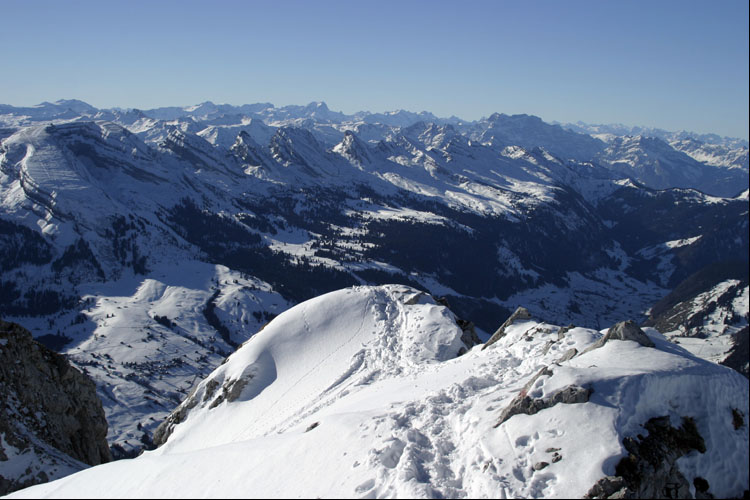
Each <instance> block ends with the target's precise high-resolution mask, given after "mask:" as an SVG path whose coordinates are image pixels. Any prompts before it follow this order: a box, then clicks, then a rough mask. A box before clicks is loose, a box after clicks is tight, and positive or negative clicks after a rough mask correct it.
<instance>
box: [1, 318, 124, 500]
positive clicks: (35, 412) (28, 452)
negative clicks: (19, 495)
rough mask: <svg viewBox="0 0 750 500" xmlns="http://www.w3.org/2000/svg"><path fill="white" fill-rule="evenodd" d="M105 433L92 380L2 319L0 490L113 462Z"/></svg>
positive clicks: (104, 421)
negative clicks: (87, 466)
mask: <svg viewBox="0 0 750 500" xmlns="http://www.w3.org/2000/svg"><path fill="white" fill-rule="evenodd" d="M106 435H107V421H106V419H105V417H104V410H103V409H102V403H101V400H100V399H99V397H98V396H97V394H96V386H95V385H94V383H93V382H92V381H91V379H89V378H88V377H87V376H86V375H84V374H82V373H81V372H79V371H78V370H76V369H75V368H73V367H72V366H71V365H70V364H69V363H68V361H67V360H66V359H65V358H64V357H63V356H62V355H60V354H58V353H56V352H54V351H51V350H49V349H47V348H46V347H44V346H43V345H41V344H39V343H38V342H36V341H34V340H33V338H32V336H31V333H29V331H28V330H26V329H24V328H23V327H21V326H19V325H17V324H15V323H7V322H5V321H2V320H0V438H2V439H0V494H5V493H8V492H10V491H14V490H16V489H19V488H23V487H26V486H30V485H32V484H38V483H42V482H46V481H48V480H51V479H56V478H57V477H61V476H62V475H66V474H69V473H71V472H74V471H75V470H80V469H82V468H85V466H86V465H85V464H88V465H97V464H100V463H103V462H108V461H109V460H110V455H109V447H108V446H107V441H106ZM20 465H22V467H20Z"/></svg>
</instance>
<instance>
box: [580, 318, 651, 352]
mask: <svg viewBox="0 0 750 500" xmlns="http://www.w3.org/2000/svg"><path fill="white" fill-rule="evenodd" d="M610 340H632V341H634V342H638V343H639V344H641V345H642V346H644V347H654V345H655V344H654V343H653V341H652V340H651V339H650V338H648V335H646V334H645V333H644V332H643V330H641V329H640V327H639V326H638V325H637V324H636V323H635V322H634V321H632V320H628V321H621V322H619V323H617V324H616V325H615V326H613V327H612V328H610V329H609V330H607V333H606V334H605V335H604V337H602V338H600V339H599V340H598V341H596V343H595V344H593V345H592V346H591V347H589V348H588V349H586V350H585V351H584V352H589V351H593V350H594V349H598V348H600V347H602V346H603V345H604V344H606V343H607V342H609V341H610Z"/></svg>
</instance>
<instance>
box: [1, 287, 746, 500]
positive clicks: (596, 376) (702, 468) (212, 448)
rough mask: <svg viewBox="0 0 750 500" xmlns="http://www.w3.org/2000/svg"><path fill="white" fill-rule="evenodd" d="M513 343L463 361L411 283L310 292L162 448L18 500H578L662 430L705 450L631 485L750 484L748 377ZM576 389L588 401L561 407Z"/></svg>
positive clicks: (645, 351)
mask: <svg viewBox="0 0 750 500" xmlns="http://www.w3.org/2000/svg"><path fill="white" fill-rule="evenodd" d="M636 328H637V327H636ZM503 333H504V335H499V337H500V338H499V340H497V341H496V342H494V343H492V344H491V345H490V344H488V345H487V346H485V345H484V344H479V345H476V346H474V347H473V348H472V349H471V350H469V351H468V352H466V353H463V354H462V355H459V354H461V353H462V351H465V348H464V344H463V342H462V341H461V336H462V330H461V328H459V326H458V325H457V324H456V321H455V317H454V315H453V314H452V313H451V312H450V311H449V310H448V309H447V308H445V307H444V306H442V305H440V304H437V303H436V302H435V301H434V300H432V298H431V297H430V296H428V295H426V294H425V293H423V292H420V291H418V290H416V289H413V288H409V287H405V286H381V287H354V288H347V289H344V290H340V291H336V292H332V293H329V294H326V295H323V296H321V297H317V298H315V299H311V300H309V301H306V302H303V303H301V304H299V305H297V306H295V307H293V308H291V309H289V310H287V311H286V312H284V313H282V314H280V315H279V316H278V317H277V318H276V319H274V320H273V321H272V322H271V323H270V324H268V325H267V326H266V327H265V328H264V329H263V330H262V331H260V332H259V333H257V334H256V335H254V336H253V337H252V338H251V339H250V340H249V341H247V342H246V343H245V344H243V345H242V347H240V348H239V349H238V350H237V352H235V353H234V354H232V355H231V356H230V357H229V358H228V359H227V360H226V362H225V363H224V364H222V365H221V366H220V367H219V368H217V369H216V370H215V371H214V372H213V373H212V374H211V375H209V376H208V377H207V378H205V379H204V380H203V381H202V382H201V383H200V384H198V385H197V386H196V387H195V388H194V390H193V391H192V393H191V395H190V396H189V397H188V398H187V399H186V400H185V401H184V402H183V403H182V405H181V406H180V407H178V408H177V410H176V411H175V412H173V413H172V415H171V416H170V418H169V419H168V420H167V421H166V422H165V424H163V427H162V429H161V430H160V432H161V434H162V435H163V436H164V437H163V439H165V440H166V442H165V443H164V444H163V445H162V446H161V447H160V448H158V449H156V450H154V451H150V452H146V453H144V454H143V455H141V456H140V457H138V458H135V459H126V460H120V461H117V462H113V463H110V464H104V465H100V466H96V467H93V468H91V469H88V470H85V471H82V472H79V473H77V474H74V475H72V476H68V477H66V478H63V479H60V480H58V481H54V482H51V483H47V484H44V485H39V486H34V487H31V488H29V489H26V490H22V491H19V492H16V493H15V494H11V495H10V498H40V497H50V498H53V497H60V498H64V497H77V498H103V497H123V498H128V497H129V498H134V497H146V496H147V497H182V496H191V497H220V498H226V497H252V498H298V497H304V498H315V497H337V498H338V497H347V498H353V497H364V498H480V497H481V498H528V497H535V498H538V497H550V498H579V497H582V496H584V495H586V494H587V493H589V491H590V490H591V489H592V487H594V485H595V484H597V483H598V482H600V480H602V479H603V478H604V477H605V476H615V475H616V471H618V472H620V474H622V472H621V469H622V470H624V467H622V466H621V465H619V464H621V461H623V460H625V461H627V458H628V457H629V456H633V452H629V451H628V450H626V448H625V446H626V445H624V441H627V438H631V441H632V440H635V441H640V442H646V440H648V438H649V437H656V433H655V432H654V431H652V433H651V434H649V432H648V431H646V430H645V429H644V426H645V425H647V423H648V422H650V421H651V422H655V421H658V422H662V423H664V422H667V423H668V425H666V427H665V428H668V429H669V428H671V429H672V431H673V432H675V433H676V432H677V431H676V430H677V429H681V430H683V431H685V432H688V431H690V432H691V433H692V434H691V439H693V440H694V442H695V449H682V448H680V447H679V446H678V445H676V444H675V440H674V438H673V439H672V441H668V442H667V443H666V444H664V443H662V444H661V446H662V447H663V448H664V449H665V450H666V451H665V456H664V457H660V458H663V459H664V460H667V459H668V458H669V457H671V460H672V461H673V463H672V464H671V465H672V466H673V470H669V466H667V470H668V472H665V471H663V470H658V469H659V466H657V467H656V468H657V471H655V472H654V477H645V476H644V477H641V479H642V480H643V481H644V482H645V481H654V482H655V483H654V484H652V485H650V487H651V488H652V489H651V490H647V489H642V490H638V489H637V488H638V487H637V486H633V485H629V486H630V487H631V488H635V490H634V492H635V493H638V492H639V491H640V492H643V491H657V492H661V491H662V489H664V488H674V489H675V490H674V491H675V492H678V493H679V494H680V495H681V496H680V498H684V496H682V495H685V494H687V493H688V492H690V493H691V494H695V491H696V490H695V489H696V486H695V484H698V485H699V486H701V485H703V484H704V482H705V483H706V484H708V491H709V492H710V493H711V494H713V495H714V496H715V497H718V498H726V497H739V496H741V495H742V492H743V490H745V489H746V488H747V484H748V421H747V418H748V415H747V408H748V383H747V379H745V378H744V377H742V376H741V375H739V374H738V373H736V372H734V371H733V370H730V369H728V368H724V367H721V366H718V365H715V364H713V363H710V362H708V361H704V360H702V359H700V358H697V357H695V356H693V355H691V354H690V353H689V352H688V351H685V350H684V349H682V348H680V347H679V346H676V345H674V344H672V343H670V342H668V341H666V340H665V339H664V337H663V336H662V335H661V334H659V333H658V332H656V331H655V330H647V331H646V335H647V337H646V338H647V341H648V340H650V341H651V343H653V344H654V345H653V346H648V345H642V344H640V343H638V342H636V341H635V340H615V339H614V338H611V339H609V340H608V341H607V342H605V343H603V344H602V343H601V339H602V337H603V332H598V331H595V330H591V329H587V328H577V327H573V328H563V329H561V328H560V327H558V326H555V325H551V324H547V323H544V322H540V321H538V320H535V319H533V318H529V317H528V316H521V317H519V318H517V319H516V320H515V321H513V322H512V323H510V324H509V325H506V327H505V329H504V332H503ZM647 341H646V342H644V343H647ZM462 348H464V349H462ZM571 389H578V390H580V391H581V392H582V393H583V395H582V396H580V397H579V398H578V399H577V400H575V401H566V400H565V399H561V400H560V401H559V402H558V401H557V399H556V397H555V396H556V395H560V394H562V393H565V392H566V391H568V392H571ZM524 396H526V397H527V398H528V400H530V401H533V402H537V403H539V404H538V405H537V406H538V408H536V407H535V406H534V405H533V404H532V405H528V406H527V407H524V406H522V405H520V406H519V405H517V402H518V400H519V397H520V398H523V397H524ZM542 402H544V403H542ZM514 404H516V406H517V407H518V408H520V409H519V410H518V411H517V412H513V411H510V412H509V411H507V410H508V408H510V407H513V405H514ZM524 408H533V409H531V410H529V409H526V410H524ZM534 410H536V411H534ZM738 415H741V416H740V417H739V421H738ZM662 417H663V418H662ZM659 419H662V420H659ZM665 419H666V420H665ZM631 446H632V444H631ZM652 469H653V467H652ZM628 480H630V478H628ZM659 481H661V483H659ZM643 488H645V487H643Z"/></svg>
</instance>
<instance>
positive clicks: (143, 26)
mask: <svg viewBox="0 0 750 500" xmlns="http://www.w3.org/2000/svg"><path fill="white" fill-rule="evenodd" d="M0 48H1V49H2V50H1V51H0V54H1V57H2V59H1V60H0V103H6V104H13V105H31V104H37V103H39V102H41V101H45V100H47V101H54V100H57V99H61V98H65V99H70V98H77V99H82V100H84V101H87V102H89V103H91V104H93V105H95V106H98V107H113V106H119V107H126V108H127V107H137V108H150V107H157V106H167V105H179V106H184V105H190V104H196V103H199V102H202V101H206V100H211V101H213V102H216V103H230V104H244V103H253V102H265V101H268V102H272V103H273V104H275V105H277V106H280V105H286V104H307V103H308V102H310V101H317V100H323V101H326V102H327V103H328V106H329V107H330V108H331V109H333V110H336V111H344V112H347V113H351V112H354V111H357V110H370V111H386V110H394V109H408V110H412V111H422V110H428V111H432V112H433V113H435V114H437V115H439V116H450V115H456V116H459V117H461V118H465V119H477V118H480V117H481V116H488V115H489V114H491V113H493V112H495V111H498V112H503V113H508V114H513V113H528V114H535V115H538V116H540V117H542V118H543V119H544V120H546V121H554V120H557V121H564V122H567V121H577V120H582V121H586V122H589V123H615V122H620V123H624V124H627V125H645V126H656V127H661V128H665V129H669V130H678V129H687V130H693V131H696V132H715V133H719V134H722V135H729V136H734V137H741V138H743V139H747V138H748V109H749V106H748V6H747V1H746V0H743V1H736V0H720V1H713V0H711V1H708V0H707V1H701V2H697V1H689V0H680V1H672V0H658V1H653V0H649V1H617V2H615V1H585V2H584V1H500V0H491V1H473V0H460V1H438V0H431V1H416V0H413V1H408V0H399V1H387V0H378V1H362V0H348V1H323V0H317V1H313V0H308V1H281V0H276V1H225V0H213V1H201V2H198V1H190V0H179V1H157V0H151V1H148V2H146V1H141V0H128V1H119V0H96V1H75V0H70V1H59V0H58V1H34V0H21V1H18V0H2V1H0Z"/></svg>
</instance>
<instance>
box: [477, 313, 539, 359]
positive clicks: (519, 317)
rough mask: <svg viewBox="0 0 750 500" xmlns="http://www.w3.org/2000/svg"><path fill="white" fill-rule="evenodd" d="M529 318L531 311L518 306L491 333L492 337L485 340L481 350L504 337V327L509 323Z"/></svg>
mask: <svg viewBox="0 0 750 500" xmlns="http://www.w3.org/2000/svg"><path fill="white" fill-rule="evenodd" d="M526 319H531V313H530V312H529V310H528V309H526V308H525V307H518V308H517V309H516V310H515V311H514V312H513V314H511V315H510V318H508V319H506V320H505V323H503V324H502V325H501V326H500V328H498V329H497V330H496V331H495V333H493V334H492V337H490V339H489V340H488V341H487V342H485V344H484V347H482V350H484V349H487V348H488V347H489V346H491V345H492V344H494V343H495V342H497V341H498V340H500V339H501V338H503V337H505V329H506V328H508V327H509V326H510V325H512V324H513V323H515V322H516V321H519V320H526Z"/></svg>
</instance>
